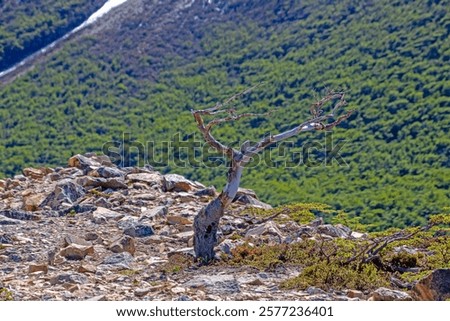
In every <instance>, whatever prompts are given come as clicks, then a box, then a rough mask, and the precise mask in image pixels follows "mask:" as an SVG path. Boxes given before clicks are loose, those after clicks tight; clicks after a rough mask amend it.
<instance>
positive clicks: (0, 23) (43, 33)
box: [0, 0, 105, 70]
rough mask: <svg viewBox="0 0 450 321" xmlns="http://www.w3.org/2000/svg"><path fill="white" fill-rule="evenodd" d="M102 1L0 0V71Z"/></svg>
mask: <svg viewBox="0 0 450 321" xmlns="http://www.w3.org/2000/svg"><path fill="white" fill-rule="evenodd" d="M104 2H105V1H103V0H95V1H86V0H69V1H58V0H35V1H15V0H2V1H0V70H3V69H6V68H8V67H11V66H12V65H13V64H14V63H16V62H18V61H20V60H21V59H22V58H24V57H26V56H28V55H29V54H31V53H34V52H35V51H37V50H39V49H41V48H43V47H45V46H46V45H48V44H50V43H51V42H52V41H54V40H56V39H58V38H59V37H61V36H62V35H64V34H65V33H66V32H68V31H69V30H71V29H73V28H74V27H76V26H77V25H79V24H80V23H81V22H83V21H84V20H85V19H86V18H87V17H89V15H90V14H92V13H93V12H95V10H97V9H98V8H99V7H100V6H101V5H102V4H103V3H104Z"/></svg>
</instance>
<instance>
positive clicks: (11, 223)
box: [0, 215, 24, 225]
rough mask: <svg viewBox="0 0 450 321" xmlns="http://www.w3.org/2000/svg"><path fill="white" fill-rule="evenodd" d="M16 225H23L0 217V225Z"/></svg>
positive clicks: (20, 222) (17, 221)
mask: <svg viewBox="0 0 450 321" xmlns="http://www.w3.org/2000/svg"><path fill="white" fill-rule="evenodd" d="M18 224H24V222H22V221H19V220H15V219H13V218H9V217H6V216H3V215H0V225H18Z"/></svg>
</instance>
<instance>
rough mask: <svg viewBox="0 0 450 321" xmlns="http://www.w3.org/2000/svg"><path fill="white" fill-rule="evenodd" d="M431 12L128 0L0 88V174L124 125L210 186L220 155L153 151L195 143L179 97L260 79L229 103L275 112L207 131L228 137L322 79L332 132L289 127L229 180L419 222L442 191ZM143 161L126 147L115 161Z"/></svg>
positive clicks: (61, 156)
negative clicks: (344, 99)
mask: <svg viewBox="0 0 450 321" xmlns="http://www.w3.org/2000/svg"><path fill="white" fill-rule="evenodd" d="M446 11H447V4H446V3H445V1H438V0H436V1H428V2H425V1H387V0H381V1H376V2H375V1H361V2H359V3H358V4H355V3H354V2H353V1H347V0H346V1H339V2H337V1H301V2H297V1H282V2H280V1H239V0H230V1H208V2H206V1H194V2H191V1H181V0H171V1H165V2H164V4H161V3H156V2H154V1H145V0H129V1H128V2H126V3H125V4H124V5H122V6H120V7H118V8H116V9H115V10H113V12H111V14H110V15H108V16H107V17H105V18H104V19H102V20H101V21H100V22H99V23H98V24H96V25H95V26H93V27H91V28H89V29H88V30H85V31H84V34H83V35H82V36H79V37H78V38H77V39H74V40H71V42H70V43H68V44H67V45H66V46H64V48H62V49H61V50H59V51H58V52H57V53H55V54H54V55H52V56H51V57H50V58H48V59H47V60H46V61H43V62H42V63H40V64H38V65H37V66H35V67H34V69H33V70H31V71H30V72H29V73H27V74H26V75H23V76H22V77H19V78H17V79H16V80H15V81H14V82H12V83H10V84H7V85H3V86H1V87H0V124H1V125H0V126H1V128H0V133H1V134H0V135H1V137H2V144H1V145H0V173H2V175H4V176H12V175H14V174H17V173H20V171H21V169H22V168H23V167H25V166H31V165H33V166H37V165H52V166H57V165H60V164H64V162H65V159H67V158H68V157H69V156H71V155H73V154H76V153H81V152H98V153H101V152H102V148H103V146H104V144H106V143H108V142H116V143H110V144H109V145H107V146H110V147H117V146H118V142H120V141H122V140H123V139H124V137H125V138H126V140H129V141H125V145H126V146H134V145H136V144H135V143H134V145H133V141H139V142H141V143H143V144H144V145H146V144H145V143H146V142H154V144H155V145H156V148H157V149H156V152H155V157H154V158H153V159H150V164H151V165H153V166H154V167H155V168H157V169H159V170H161V171H163V172H165V173H167V172H177V173H181V174H184V175H186V176H187V177H189V178H190V179H192V180H200V181H202V182H204V183H206V184H214V185H215V186H216V187H217V188H220V187H221V185H222V184H223V183H224V181H225V173H226V168H225V166H224V165H223V162H222V166H217V165H216V164H215V163H214V162H211V161H209V162H208V161H207V162H206V164H205V162H194V163H193V162H192V161H191V162H190V163H187V162H186V159H187V155H185V154H186V152H185V151H181V152H180V153H174V152H173V151H172V150H171V149H169V152H168V153H167V152H165V151H164V149H167V148H165V147H164V144H163V142H169V141H172V142H175V143H173V145H177V144H178V143H177V137H179V138H180V139H179V140H181V141H184V140H187V141H190V142H191V143H192V144H194V143H193V139H194V138H195V139H197V140H198V141H200V136H199V135H198V134H196V128H195V124H194V121H193V119H192V116H191V114H190V112H189V111H190V109H191V108H205V107H208V106H212V105H213V104H215V103H216V102H217V101H221V100H224V99H226V98H227V97H230V96H231V95H233V94H235V93H237V92H239V91H241V90H243V89H244V88H247V87H249V86H251V85H254V84H257V83H260V82H264V85H263V86H261V87H259V88H258V89H256V90H255V91H254V92H253V93H252V94H250V95H247V96H245V97H243V99H242V100H241V102H240V104H239V107H240V108H241V109H242V110H252V111H256V112H264V111H267V110H268V109H271V108H276V109H277V110H278V112H276V113H274V114H273V115H272V116H271V117H270V118H266V119H264V118H258V119H253V120H243V121H241V122H239V123H236V124H232V125H226V126H223V127H220V128H218V129H217V130H216V131H215V134H216V136H217V137H221V138H223V139H224V140H225V141H227V142H238V141H241V142H242V141H244V140H247V139H250V140H251V139H253V140H256V139H258V138H261V137H262V136H263V135H265V134H267V133H269V132H272V133H273V132H277V131H279V130H283V129H287V128H289V127H290V126H294V125H295V124H296V123H298V121H299V120H302V119H305V117H308V112H309V106H310V104H311V103H312V102H314V99H316V98H317V97H318V95H320V93H321V92H323V91H324V89H325V88H327V87H328V88H345V89H347V90H348V101H349V108H351V109H356V110H357V113H356V114H355V115H354V116H352V118H351V119H349V120H348V121H347V122H346V123H345V124H343V126H341V127H340V128H337V129H336V130H335V131H334V132H333V134H332V135H331V136H330V135H324V134H317V133H314V134H307V135H302V136H299V137H298V139H296V140H295V141H292V142H290V143H287V144H284V145H282V146H281V147H289V149H287V148H285V149H284V150H283V149H282V148H280V149H278V150H274V151H273V153H272V155H269V154H266V155H265V157H264V159H265V160H266V162H265V163H261V164H259V165H258V166H255V167H253V168H249V169H247V170H246V171H245V173H244V177H243V184H242V185H243V186H244V187H248V188H252V189H254V190H255V191H256V192H257V193H258V195H259V196H260V197H261V199H262V200H263V201H265V202H268V203H271V204H273V205H277V204H284V203H289V202H320V203H326V204H330V205H331V207H332V208H333V209H335V210H336V213H337V212H338V211H345V212H348V213H349V214H351V215H352V216H357V217H360V218H361V221H362V222H364V223H370V224H373V226H372V229H384V228H387V227H391V226H397V227H404V226H410V225H418V224H424V222H425V221H426V217H427V216H428V215H430V214H432V213H439V212H441V210H442V208H443V207H444V206H448V202H449V197H450V194H449V190H450V189H449V187H450V186H449V182H450V160H449V155H450V151H449V143H450V138H449V137H450V136H449V123H450V109H449V107H450V64H449V60H450V45H449V43H450V42H449V41H448V38H449V33H450V20H449V17H448V15H446ZM124 133H125V134H127V135H124ZM128 134H129V135H128ZM127 137H129V138H127ZM327 137H328V138H327ZM330 137H332V141H330ZM344 141H345V144H344V145H343V147H342V149H341V150H340V151H341V156H342V158H343V159H344V160H345V162H346V164H347V166H339V164H337V163H336V162H334V163H332V164H328V165H327V166H325V165H324V155H325V154H326V150H330V146H333V145H336V144H339V142H344ZM317 143H319V144H321V145H320V147H319V148H318V150H316V152H314V153H313V154H312V157H313V158H314V159H316V160H317V161H318V164H317V165H316V166H306V165H305V164H302V163H301V159H300V158H299V155H302V153H301V151H302V149H301V148H302V147H305V146H308V144H309V146H311V144H317ZM173 145H172V146H173ZM149 146H150V147H151V143H150V145H149ZM321 146H325V147H323V148H322V147H321ZM111 151H112V152H117V151H118V150H117V149H114V148H112V149H111ZM280 153H281V155H279V154H280ZM283 153H284V155H285V156H284V157H283ZM178 155H181V157H183V158H182V159H181V161H177V157H178ZM291 155H294V158H292V156H291ZM110 156H114V154H113V153H110ZM211 156H212V155H211ZM174 158H175V160H174ZM165 159H167V160H168V161H167V162H165V161H164V160H165ZM161 160H162V161H161ZM267 160H268V161H267ZM144 161H145V159H144V158H143V157H142V153H141V157H140V158H139V159H138V157H137V152H136V150H133V149H131V150H130V153H128V154H127V159H126V160H125V161H124V162H123V163H122V165H135V164H137V163H138V164H139V165H143V163H144ZM156 161H158V162H159V163H157V162H156ZM117 162H118V163H120V160H117ZM286 163H287V164H286ZM336 213H335V214H336ZM335 214H329V216H327V217H326V219H327V220H329V219H331V216H333V215H335Z"/></svg>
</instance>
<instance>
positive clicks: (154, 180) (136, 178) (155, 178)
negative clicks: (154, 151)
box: [126, 173, 162, 186]
mask: <svg viewBox="0 0 450 321" xmlns="http://www.w3.org/2000/svg"><path fill="white" fill-rule="evenodd" d="M126 178H127V179H128V180H129V181H131V182H143V183H146V184H148V185H150V186H153V185H161V183H162V175H161V174H159V173H136V174H128V175H127V177H126Z"/></svg>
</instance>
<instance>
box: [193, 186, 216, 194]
mask: <svg viewBox="0 0 450 321" xmlns="http://www.w3.org/2000/svg"><path fill="white" fill-rule="evenodd" d="M216 193H217V191H216V188H215V187H214V186H210V187H208V188H204V189H201V190H198V191H197V192H195V193H194V195H196V196H216Z"/></svg>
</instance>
